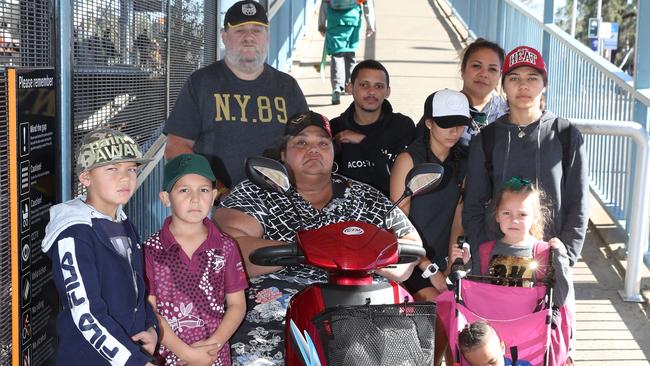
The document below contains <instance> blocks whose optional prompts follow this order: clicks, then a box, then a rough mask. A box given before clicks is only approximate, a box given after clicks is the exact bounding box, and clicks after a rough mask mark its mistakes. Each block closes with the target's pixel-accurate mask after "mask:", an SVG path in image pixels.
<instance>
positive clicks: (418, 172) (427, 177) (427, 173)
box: [405, 163, 445, 196]
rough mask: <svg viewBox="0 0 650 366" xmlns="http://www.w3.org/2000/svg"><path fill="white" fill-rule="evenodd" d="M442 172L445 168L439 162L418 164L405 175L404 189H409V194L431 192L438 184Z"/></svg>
mask: <svg viewBox="0 0 650 366" xmlns="http://www.w3.org/2000/svg"><path fill="white" fill-rule="evenodd" d="M444 173H445V169H444V168H443V167H442V165H440V164H434V163H424V164H418V165H416V166H414V167H413V168H412V169H411V170H410V171H409V172H408V174H407V175H406V182H405V186H406V191H407V192H408V191H410V195H411V196H417V195H420V194H425V193H428V192H431V191H433V190H434V189H436V187H437V186H438V185H439V184H440V181H441V180H442V179H441V178H442V175H443V174H444ZM405 193H406V192H405Z"/></svg>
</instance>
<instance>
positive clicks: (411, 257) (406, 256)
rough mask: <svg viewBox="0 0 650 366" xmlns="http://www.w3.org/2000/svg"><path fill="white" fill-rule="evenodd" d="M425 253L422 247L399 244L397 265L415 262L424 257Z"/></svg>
mask: <svg viewBox="0 0 650 366" xmlns="http://www.w3.org/2000/svg"><path fill="white" fill-rule="evenodd" d="M426 254H427V251H426V250H425V249H424V247H422V246H420V245H415V244H406V243H399V245H398V256H399V257H398V259H397V264H403V263H411V262H417V261H419V260H420V258H422V257H424V256H425V255H426Z"/></svg>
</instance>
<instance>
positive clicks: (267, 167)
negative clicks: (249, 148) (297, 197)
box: [246, 156, 291, 194]
mask: <svg viewBox="0 0 650 366" xmlns="http://www.w3.org/2000/svg"><path fill="white" fill-rule="evenodd" d="M246 176H247V177H248V179H250V181H251V182H253V183H255V185H257V186H258V187H260V188H262V189H264V190H266V191H271V192H277V193H280V194H286V193H287V192H288V191H289V188H291V183H289V175H288V174H287V169H286V168H285V167H284V165H282V163H280V162H279V161H277V160H273V159H269V158H264V157H260V156H252V157H249V158H248V159H246Z"/></svg>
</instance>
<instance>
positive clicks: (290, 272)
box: [220, 174, 415, 365]
mask: <svg viewBox="0 0 650 366" xmlns="http://www.w3.org/2000/svg"><path fill="white" fill-rule="evenodd" d="M332 185H333V186H332V191H333V196H332V199H331V201H330V202H329V203H328V204H327V205H326V206H325V207H323V208H322V209H316V208H314V207H312V206H311V204H310V203H309V202H307V201H306V200H305V199H304V198H302V196H300V194H299V193H298V192H296V191H295V190H292V191H291V192H290V195H291V200H290V199H289V198H288V197H287V196H285V195H282V194H279V193H275V192H268V191H265V190H263V189H261V188H259V187H257V186H256V185H255V184H253V183H252V182H250V181H248V180H246V181H243V182H242V183H240V184H239V185H237V186H236V187H235V188H234V189H233V191H232V192H231V193H230V194H229V195H228V196H227V197H226V199H224V200H223V201H222V202H221V204H220V207H226V208H234V209H237V210H240V211H242V212H244V213H246V214H248V215H250V216H252V217H254V218H255V219H256V220H257V221H258V222H259V223H260V224H261V225H262V228H263V229H264V239H268V240H279V241H284V242H288V243H293V242H295V239H296V232H297V231H300V230H306V229H317V228H320V227H323V226H325V225H329V224H335V223H338V222H342V221H362V222H367V223H371V224H375V225H377V226H382V225H383V220H384V215H385V214H386V212H387V211H388V209H389V208H390V207H391V205H392V203H391V202H390V201H389V200H388V198H387V197H386V196H384V195H383V194H382V193H381V192H379V191H378V190H377V189H375V188H373V187H371V186H369V185H367V184H364V183H360V182H357V181H354V180H351V179H348V178H345V177H343V176H341V175H338V174H332ZM292 201H293V205H292ZM386 225H387V226H388V228H390V229H392V230H393V231H394V232H395V233H396V235H397V237H398V238H401V237H403V236H405V235H407V234H410V233H412V232H414V231H415V228H414V227H413V225H412V224H411V222H410V221H409V220H408V218H407V217H406V216H405V215H404V213H402V211H401V210H399V209H397V208H396V209H394V210H393V211H391V213H390V214H389V216H388V217H387V218H386ZM326 279H327V276H326V273H325V272H324V271H322V270H320V269H316V268H313V267H308V266H290V267H284V268H283V269H282V270H280V271H278V272H275V273H271V274H267V275H262V276H259V277H255V278H251V279H250V281H251V286H250V287H249V289H248V291H247V313H246V319H245V320H244V323H243V324H242V326H241V327H240V328H239V330H238V331H237V332H236V333H235V335H234V336H233V338H232V339H231V342H230V344H231V348H232V357H233V365H247V364H251V363H254V362H256V361H258V362H261V361H262V360H266V361H270V362H272V363H271V364H273V365H284V360H283V357H282V350H283V347H284V345H283V341H284V339H283V338H284V334H283V332H284V325H283V324H284V315H285V312H286V308H287V305H288V302H289V299H290V298H291V296H293V295H294V294H295V293H297V292H298V291H300V290H301V289H302V288H304V287H305V286H307V285H309V284H312V283H315V282H324V281H325V280H326ZM262 328H263V331H262V330H261V329H262Z"/></svg>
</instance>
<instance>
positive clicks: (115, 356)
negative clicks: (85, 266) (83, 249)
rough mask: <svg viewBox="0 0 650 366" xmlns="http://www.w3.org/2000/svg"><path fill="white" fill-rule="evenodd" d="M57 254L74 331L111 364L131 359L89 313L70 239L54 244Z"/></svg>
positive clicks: (104, 327) (123, 347)
mask: <svg viewBox="0 0 650 366" xmlns="http://www.w3.org/2000/svg"><path fill="white" fill-rule="evenodd" d="M58 255H59V256H58V259H59V264H60V266H61V270H62V274H63V283H64V285H65V292H66V297H67V299H66V300H67V303H68V305H69V307H70V312H71V314H72V319H73V321H74V323H75V325H76V327H77V329H79V331H80V332H81V334H82V335H83V336H84V338H85V339H86V340H87V341H88V343H90V344H91V345H92V346H93V348H95V349H96V350H97V352H98V353H99V354H101V355H102V356H103V357H104V358H105V359H106V360H108V361H109V362H110V364H111V365H114V366H118V365H125V364H126V363H127V361H128V359H129V357H131V352H130V351H129V349H128V348H127V347H126V346H125V345H124V344H122V343H120V341H119V340H118V339H117V338H115V337H114V336H113V335H112V334H111V333H110V332H109V331H108V329H107V328H106V326H104V325H103V324H102V323H100V322H99V320H98V319H97V318H96V317H95V315H94V314H93V313H92V312H91V311H90V301H89V297H88V293H87V291H86V287H85V285H84V279H83V277H82V275H81V271H80V270H79V264H78V261H77V251H76V246H75V241H74V239H73V238H64V239H61V240H59V241H58Z"/></svg>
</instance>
